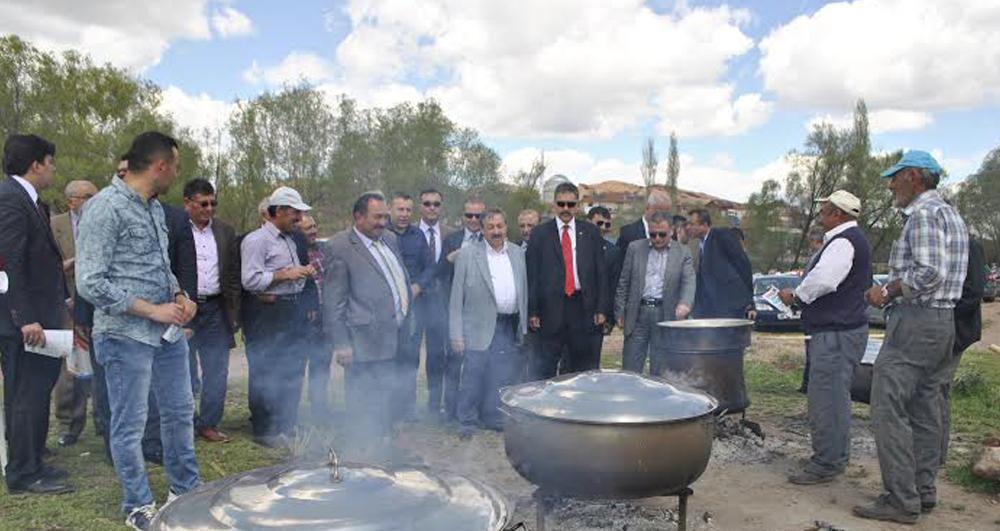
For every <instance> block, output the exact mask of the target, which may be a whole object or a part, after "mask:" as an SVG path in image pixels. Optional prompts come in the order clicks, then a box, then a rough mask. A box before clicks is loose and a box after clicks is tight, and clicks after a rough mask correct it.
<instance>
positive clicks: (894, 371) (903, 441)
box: [854, 151, 969, 524]
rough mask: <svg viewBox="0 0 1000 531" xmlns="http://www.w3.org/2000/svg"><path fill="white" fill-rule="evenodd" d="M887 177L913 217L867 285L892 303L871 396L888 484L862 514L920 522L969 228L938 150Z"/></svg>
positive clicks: (911, 156)
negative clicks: (947, 189) (942, 183)
mask: <svg viewBox="0 0 1000 531" xmlns="http://www.w3.org/2000/svg"><path fill="white" fill-rule="evenodd" d="M882 177H885V178H888V179H890V180H889V189H890V190H892V193H893V195H894V197H895V204H896V206H897V207H899V208H901V209H902V215H903V218H904V219H905V220H906V221H905V224H904V226H903V230H902V232H901V233H900V235H899V238H898V239H897V240H896V241H895V243H893V245H892V253H891V254H890V255H889V282H888V283H887V284H886V285H885V286H882V287H879V286H875V287H872V288H871V289H869V290H868V292H867V293H866V299H867V300H868V303H869V304H871V305H872V306H876V307H886V312H885V313H886V331H885V340H884V341H883V343H882V350H881V351H880V352H879V356H878V359H877V360H876V362H875V372H874V377H873V381H872V397H871V411H872V424H873V426H874V429H875V444H876V446H877V447H878V459H879V467H880V468H881V470H882V485H883V488H884V490H885V493H884V494H882V495H881V496H879V498H878V500H877V501H876V502H875V504H874V505H871V506H858V507H855V508H854V514H855V515H857V516H861V517H863V518H871V519H876V520H888V521H893V522H899V523H905V524H913V523H915V522H916V521H917V519H918V518H919V516H920V513H921V512H930V511H931V510H933V509H934V506H935V505H936V504H937V491H936V488H935V485H934V483H935V480H936V477H937V472H938V467H939V465H940V461H941V442H940V440H941V439H940V438H941V429H942V428H941V411H940V409H941V400H940V393H941V379H942V378H944V377H945V375H946V374H947V371H948V366H949V362H950V358H951V350H952V343H953V342H954V337H955V325H954V314H953V310H954V307H955V302H956V301H957V300H959V298H960V297H961V295H962V284H963V282H964V281H965V274H966V267H967V263H968V260H969V233H968V230H967V229H966V227H965V222H963V221H962V218H961V217H960V216H959V215H958V213H957V212H956V211H955V209H954V208H952V207H951V206H950V205H948V204H947V203H946V202H945V201H944V199H943V198H942V197H941V194H940V193H939V192H938V191H937V185H938V181H939V180H940V178H941V167H940V166H939V165H938V163H937V161H935V160H934V157H932V156H931V155H930V154H928V153H926V152H923V151H909V152H907V153H906V154H905V155H903V157H902V158H901V159H900V160H899V162H897V163H896V164H895V165H894V166H892V167H891V168H889V169H888V170H886V171H884V172H882Z"/></svg>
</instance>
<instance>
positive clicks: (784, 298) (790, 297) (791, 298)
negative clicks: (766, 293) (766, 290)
mask: <svg viewBox="0 0 1000 531" xmlns="http://www.w3.org/2000/svg"><path fill="white" fill-rule="evenodd" d="M778 298H779V299H781V302H783V303H785V306H788V307H791V306H792V305H793V304H795V292H794V291H793V290H792V288H785V289H783V290H781V291H779V292H778Z"/></svg>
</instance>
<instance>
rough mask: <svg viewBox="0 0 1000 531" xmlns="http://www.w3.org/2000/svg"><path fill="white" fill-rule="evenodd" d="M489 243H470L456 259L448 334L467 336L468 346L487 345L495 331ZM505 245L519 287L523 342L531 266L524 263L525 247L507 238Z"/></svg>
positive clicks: (464, 337)
mask: <svg viewBox="0 0 1000 531" xmlns="http://www.w3.org/2000/svg"><path fill="white" fill-rule="evenodd" d="M487 245H489V244H488V243H487V242H480V243H477V244H474V245H467V246H465V247H464V248H462V251H461V252H459V253H458V258H457V259H456V260H455V277H454V280H453V281H452V285H451V301H450V304H449V312H448V314H449V326H448V334H449V336H450V338H451V339H452V340H457V339H463V340H465V348H466V349H468V350H486V349H488V348H489V346H490V342H492V341H493V334H494V332H495V331H496V324H497V323H496V321H497V304H496V298H495V296H494V294H493V279H492V277H491V276H490V265H489V262H488V260H487V258H486V246H487ZM506 245H507V255H508V256H509V257H510V265H511V268H512V269H513V270H514V284H515V286H514V287H515V289H516V290H517V306H518V308H517V311H518V325H517V339H518V342H520V341H521V338H522V337H524V334H526V333H527V332H528V270H527V267H526V266H525V263H524V251H522V250H521V248H520V247H518V246H517V245H515V244H513V243H510V242H507V243H506Z"/></svg>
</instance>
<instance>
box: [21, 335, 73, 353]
mask: <svg viewBox="0 0 1000 531" xmlns="http://www.w3.org/2000/svg"><path fill="white" fill-rule="evenodd" d="M24 350H26V351H28V352H34V353H35V354H41V355H43V356H49V357H50V358H65V357H66V356H69V353H70V352H72V351H73V331H72V330H45V346H44V347H33V346H30V345H27V344H26V345H24Z"/></svg>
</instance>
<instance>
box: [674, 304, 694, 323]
mask: <svg viewBox="0 0 1000 531" xmlns="http://www.w3.org/2000/svg"><path fill="white" fill-rule="evenodd" d="M690 314H691V308H689V307H688V305H687V304H678V305H677V308H674V318H675V319H677V320H678V321H682V320H684V319H687V316H688V315H690Z"/></svg>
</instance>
